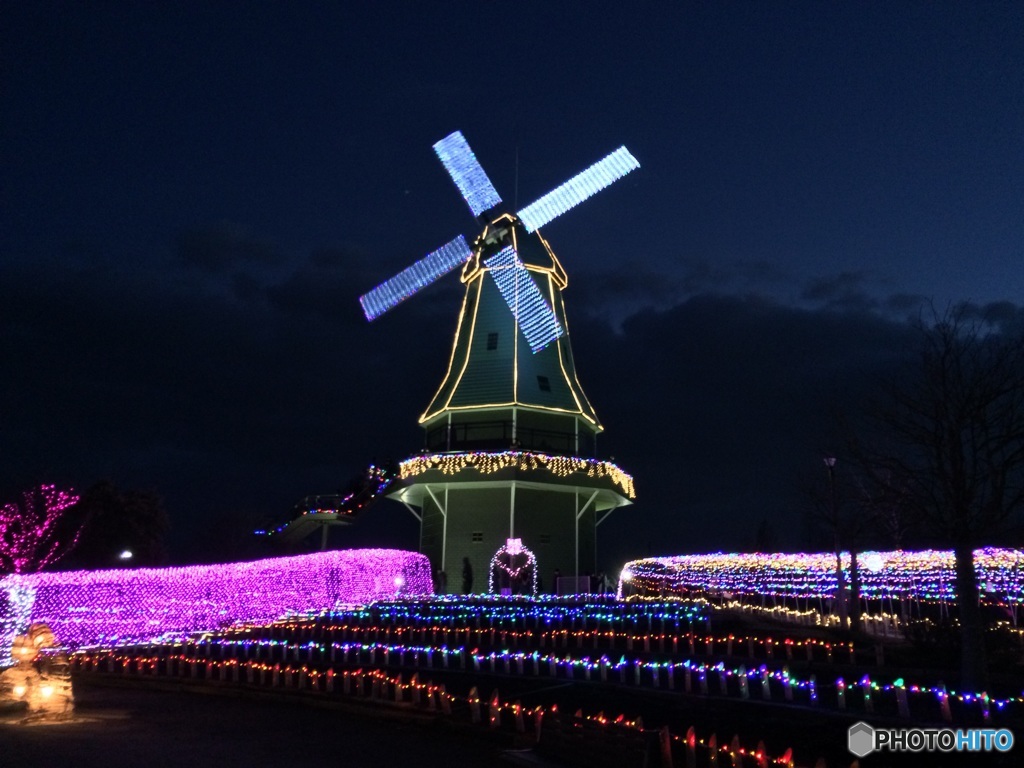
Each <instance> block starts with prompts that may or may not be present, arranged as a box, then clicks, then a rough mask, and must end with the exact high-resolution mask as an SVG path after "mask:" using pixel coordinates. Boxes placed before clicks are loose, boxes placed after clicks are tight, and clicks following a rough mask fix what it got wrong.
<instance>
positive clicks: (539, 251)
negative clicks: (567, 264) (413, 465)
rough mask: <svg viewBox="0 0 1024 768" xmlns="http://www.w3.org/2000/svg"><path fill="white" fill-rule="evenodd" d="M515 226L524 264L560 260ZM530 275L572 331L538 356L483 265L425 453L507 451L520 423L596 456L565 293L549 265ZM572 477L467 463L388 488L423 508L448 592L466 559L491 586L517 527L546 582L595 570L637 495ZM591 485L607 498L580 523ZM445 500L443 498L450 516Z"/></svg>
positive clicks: (530, 433) (425, 530)
mask: <svg viewBox="0 0 1024 768" xmlns="http://www.w3.org/2000/svg"><path fill="white" fill-rule="evenodd" d="M517 233H518V241H517V249H518V253H519V254H520V257H521V258H522V260H523V262H524V263H526V264H527V265H530V264H533V265H544V264H547V265H552V264H556V265H557V262H556V260H555V259H554V255H553V254H552V253H551V252H550V249H548V247H547V245H546V243H544V241H543V240H542V239H541V238H540V237H539V235H537V234H533V235H525V233H523V232H521V231H519V230H517ZM557 269H558V270H560V269H561V267H560V266H558V267H557ZM531 275H532V276H533V278H534V281H535V282H536V283H537V285H538V287H539V288H540V290H541V293H542V294H543V295H544V296H545V298H547V300H548V302H549V305H550V306H551V307H552V309H553V310H554V312H555V314H556V316H557V317H558V320H559V322H560V323H561V324H562V327H563V329H565V331H566V333H565V334H564V335H563V336H562V337H561V338H560V339H558V340H557V341H555V342H552V343H551V344H549V345H548V346H547V347H546V348H545V349H543V350H541V351H540V352H538V353H536V354H534V353H533V352H532V351H531V350H530V347H529V344H528V343H527V342H526V339H525V337H524V336H523V334H522V331H521V330H520V329H519V327H518V324H517V322H516V320H515V317H514V316H513V315H512V313H511V312H510V311H509V308H508V305H507V304H506V303H505V301H504V299H503V298H502V296H501V293H500V291H499V290H498V288H497V286H496V284H495V283H494V281H493V280H492V279H491V278H490V276H489V275H488V274H487V272H486V270H481V271H480V272H478V273H477V274H476V276H475V277H474V278H473V279H471V280H470V281H469V282H468V283H467V285H466V294H465V299H464V304H463V308H462V312H461V314H460V318H459V323H458V327H457V329H456V335H455V341H454V344H453V350H452V355H451V362H450V365H449V368H448V371H447V372H446V374H445V378H444V380H443V382H442V384H441V386H440V387H439V389H438V391H437V393H436V395H435V396H434V398H433V399H432V400H431V402H430V404H429V405H428V407H427V409H426V411H425V412H424V414H423V416H422V417H421V419H420V423H421V425H422V426H423V428H424V430H425V433H426V449H427V450H428V451H429V452H431V453H435V452H437V453H444V452H447V451H507V450H510V449H512V448H513V422H515V427H514V429H515V437H516V443H515V446H514V447H515V448H516V449H521V450H526V451H530V450H535V451H538V452H543V453H545V454H563V455H579V456H594V455H595V452H596V438H597V435H598V433H599V432H600V431H601V430H602V427H601V425H600V422H599V421H598V419H597V415H596V413H595V412H594V409H593V407H592V406H591V404H590V402H589V400H588V399H587V397H586V395H585V394H584V392H583V389H582V387H581V386H580V383H579V380H578V378H577V376H576V370H575V365H574V361H573V356H572V349H571V346H570V343H569V334H568V330H569V325H568V322H567V319H566V315H565V306H564V303H563V301H562V292H561V290H560V288H559V287H558V285H557V284H556V282H555V278H554V277H553V274H552V270H551V269H547V270H544V269H539V270H537V271H531ZM541 377H543V378H541ZM417 484H422V485H424V486H426V485H429V486H430V488H431V490H432V492H433V494H434V495H433V496H431V495H430V493H426V492H420V491H421V490H422V489H418V488H417ZM513 485H514V486H515V495H514V499H515V513H514V522H512V523H511V526H510V516H511V515H510V507H511V504H512V498H513V496H512V490H511V489H512V487H513ZM570 485H572V488H573V489H574V490H570V489H569V488H567V487H566V481H565V480H556V479H554V478H550V477H545V476H544V474H543V473H541V474H539V475H538V474H537V473H530V474H529V476H528V477H527V478H526V479H525V480H524V479H523V478H522V477H520V476H518V475H515V476H513V475H509V476H508V477H506V478H503V479H494V478H490V479H488V480H487V481H486V482H484V481H483V480H482V478H481V477H480V475H479V474H478V473H476V471H475V470H473V469H469V470H463V471H461V472H459V473H457V474H456V475H454V476H445V477H431V478H430V479H429V481H428V479H426V478H423V479H413V480H411V481H406V482H404V483H398V484H397V485H396V486H395V488H394V489H393V491H392V492H391V493H390V494H389V495H393V496H394V497H396V498H402V499H403V500H405V501H406V503H411V504H412V505H413V506H416V507H419V509H420V514H421V517H422V524H421V539H420V549H421V551H422V552H423V553H424V554H426V555H427V556H428V557H429V558H430V561H431V564H432V566H433V568H434V570H435V572H436V571H439V570H441V569H442V568H443V570H444V571H445V575H446V583H447V589H448V591H450V592H459V591H461V589H462V564H463V558H468V559H469V562H470V564H471V567H472V570H473V574H474V579H473V585H472V590H473V591H474V592H485V591H487V585H488V569H489V565H490V561H491V558H492V556H493V555H494V553H495V552H496V551H497V550H498V549H499V548H500V547H501V546H502V545H504V544H505V542H506V540H507V539H508V538H509V536H510V528H511V531H512V532H513V533H514V535H515V536H516V537H518V538H521V539H522V541H523V544H524V545H525V546H526V547H528V548H529V549H530V550H532V551H533V553H534V554H535V556H536V557H537V561H538V569H539V575H540V577H541V579H542V583H543V585H544V587H545V588H546V589H549V590H550V589H553V587H554V585H553V584H552V579H553V576H554V573H555V571H556V569H557V570H558V571H560V573H561V575H563V576H572V575H575V574H577V573H578V574H579V575H585V574H588V573H593V571H594V569H595V566H596V541H597V530H596V529H597V520H598V517H599V516H600V515H603V514H604V512H605V511H606V510H608V509H610V508H613V507H615V506H619V505H622V504H628V503H630V502H629V500H628V499H627V498H625V497H624V496H621V495H616V492H614V491H613V490H609V487H608V482H607V480H597V479H593V478H588V477H586V476H585V475H581V476H579V477H574V478H573V479H572V481H571V483H570ZM595 489H601V494H602V495H601V497H600V498H601V501H600V503H599V504H597V505H595V506H591V507H590V508H589V509H587V510H586V511H585V512H584V513H583V514H582V515H581V516H580V518H579V528H578V533H577V524H576V523H577V521H576V518H577V512H578V510H580V509H581V508H583V507H584V506H585V504H586V500H587V499H588V498H589V497H590V495H591V494H592V493H593V491H594V490H595ZM442 490H443V492H444V496H443V497H442V496H441V493H442ZM435 498H436V501H435ZM438 502H440V504H446V505H447V523H446V522H445V518H444V515H443V514H442V512H441V508H440V506H439V504H438ZM577 537H578V542H579V546H578V555H577Z"/></svg>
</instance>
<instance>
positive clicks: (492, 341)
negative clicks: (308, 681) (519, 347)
mask: <svg viewBox="0 0 1024 768" xmlns="http://www.w3.org/2000/svg"><path fill="white" fill-rule="evenodd" d="M497 348H498V334H497V333H488V334H487V351H488V352H491V351H493V350H495V349H497Z"/></svg>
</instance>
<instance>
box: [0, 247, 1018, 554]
mask: <svg viewBox="0 0 1024 768" xmlns="http://www.w3.org/2000/svg"><path fill="white" fill-rule="evenodd" d="M373 272H375V268H374V266H373V265H372V264H368V263H367V259H366V258H365V257H363V256H362V255H361V252H360V251H359V249H357V248H354V249H338V250H333V251H321V252H318V253H316V254H314V255H312V256H311V257H310V258H309V259H307V260H305V261H304V262H303V263H302V264H300V266H299V267H298V268H297V269H296V270H295V271H294V272H293V273H292V274H291V275H289V276H288V277H286V278H284V279H283V280H282V281H281V282H279V283H276V284H273V285H271V286H270V287H269V288H267V289H266V291H265V293H266V296H267V297H268V300H266V301H263V300H260V301H250V302H238V301H236V300H234V299H233V298H232V297H231V296H230V295H229V294H227V293H224V292H221V293H216V292H214V293H211V294H208V293H202V292H198V293H197V292H194V291H191V290H189V289H187V286H186V285H185V284H183V283H180V282H179V281H176V280H174V279H170V280H157V279H156V278H153V277H148V276H147V275H145V274H133V275H130V276H125V275H120V276H118V277H117V279H111V278H110V276H109V275H106V276H104V275H101V274H98V273H97V274H86V275H77V274H76V275H67V276H53V275H48V274H46V273H45V271H44V270H42V269H37V270H32V269H28V268H25V267H21V268H18V269H17V270H15V269H14V268H6V267H5V268H4V269H3V272H2V273H0V320H2V322H3V327H4V329H5V333H4V335H3V336H2V338H0V355H2V356H3V358H4V359H5V360H9V361H13V366H12V369H11V370H12V372H13V375H10V376H7V377H4V379H3V380H2V381H0V407H2V410H3V416H4V418H3V423H4V431H3V438H4V439H3V446H4V455H3V456H2V457H0V459H2V461H0V463H2V470H0V489H3V490H4V491H5V492H11V491H14V490H17V489H18V488H19V487H20V486H22V485H24V484H26V483H27V482H29V481H34V480H37V479H38V480H50V481H58V482H72V483H75V484H77V485H79V486H80V487H81V486H84V485H86V484H88V483H91V482H93V481H95V480H98V479H100V478H103V477H111V478H112V479H114V480H115V481H117V482H119V483H120V484H122V485H124V486H126V487H146V488H153V489H155V490H157V491H159V492H160V493H162V494H163V495H165V496H166V498H167V502H168V504H167V506H168V510H169V513H170V516H171V520H172V524H173V527H174V531H175V549H176V552H177V554H178V556H179V557H188V553H189V552H190V551H193V550H192V545H193V543H194V542H193V539H194V537H201V536H202V531H203V530H204V527H203V526H204V525H205V522H204V521H208V520H211V519H216V518H217V517H218V515H223V514H226V513H225V510H228V509H230V510H232V514H237V513H239V512H240V513H242V514H243V515H248V516H249V517H250V518H251V519H252V520H253V524H254V526H255V525H256V524H259V523H260V522H261V521H265V520H267V519H281V518H282V517H284V516H286V514H287V511H288V509H289V508H290V506H291V504H292V503H293V502H294V501H296V500H297V499H298V498H299V497H301V496H303V495H305V494H307V493H311V492H324V491H334V490H337V488H338V487H340V486H341V485H343V484H345V483H346V482H347V481H348V479H349V478H350V477H351V476H353V475H354V474H356V473H358V472H359V471H360V470H361V469H362V467H364V466H365V465H366V463H368V462H369V461H371V460H373V459H378V460H380V459H382V458H385V457H389V456H390V457H395V458H400V457H402V456H405V455H408V454H411V453H414V452H416V451H417V450H418V448H419V447H420V445H421V439H422V438H421V434H420V431H419V428H418V427H417V425H416V419H417V417H418V415H419V413H420V412H421V410H422V408H423V407H424V406H425V404H426V403H427V401H428V400H429V398H430V395H431V394H432V392H433V389H434V387H436V386H437V384H438V383H439V382H440V379H441V376H442V374H443V371H444V367H445V364H446V362H447V358H448V354H449V345H450V343H451V336H452V331H453V329H454V326H455V318H456V315H457V312H458V306H459V301H460V300H461V286H460V285H459V283H458V281H457V280H456V279H454V278H452V279H449V280H445V281H440V284H439V285H437V286H432V287H431V288H430V289H428V290H429V291H432V292H433V294H431V295H428V294H424V295H420V296H417V297H415V299H413V300H411V301H409V302H407V303H406V304H403V305H402V306H400V307H399V308H397V309H396V310H395V311H393V312H391V313H389V314H388V315H386V316H385V317H383V318H381V319H379V320H377V321H376V322H374V323H366V322H365V320H364V319H363V318H362V317H361V313H360V312H359V307H358V304H357V302H356V297H357V295H358V294H359V293H360V292H361V291H362V290H365V288H366V286H367V285H368V284H369V282H370V278H371V274H372V273H373ZM627 277H628V273H623V278H624V280H626V278H627ZM376 278H377V279H379V278H380V275H376ZM646 279H650V281H651V284H652V285H653V286H654V291H655V293H657V294H658V295H659V296H660V298H661V300H663V301H665V302H666V303H668V304H671V306H669V307H668V308H666V309H662V310H654V309H650V308H644V309H639V310H637V311H634V312H633V313H631V314H626V315H624V316H623V317H622V320H621V323H620V324H619V326H618V327H617V328H615V329H613V327H612V321H611V320H610V319H609V318H608V317H603V316H600V315H599V314H597V313H593V314H592V313H588V312H585V311H578V310H579V309H582V308H583V307H584V303H583V302H582V301H581V296H582V295H583V294H586V293H588V292H591V293H590V295H594V293H593V291H599V290H601V287H600V284H597V285H591V286H589V287H587V288H586V289H584V290H581V291H579V292H577V293H573V292H571V291H570V292H569V293H567V294H566V296H567V302H568V310H569V320H570V323H571V327H572V331H573V348H574V353H575V358H576V363H577V366H578V373H579V376H580V380H581V382H582V384H583V386H584V388H585V390H586V391H587V393H588V395H589V396H590V398H591V400H592V401H593V403H594V405H595V407H596V408H597V411H598V413H599V414H600V416H601V418H602V420H603V422H604V424H605V426H606V428H607V431H606V432H605V433H604V434H603V435H602V437H601V438H600V440H599V448H600V450H601V453H602V454H603V455H606V456H607V455H614V456H615V457H616V459H617V460H618V461H619V462H620V463H621V464H622V465H623V466H624V467H625V468H626V469H628V470H629V471H631V472H632V473H633V474H634V475H635V477H636V482H637V488H638V494H639V497H638V500H637V503H636V505H635V506H633V507H630V508H628V509H625V510H620V511H619V512H616V513H615V514H614V515H612V517H611V518H609V520H608V521H607V522H606V523H604V524H603V526H602V532H601V541H602V544H601V547H602V552H604V553H605V555H606V556H607V557H608V558H609V559H610V560H611V561H621V560H622V559H625V558H626V557H632V556H636V555H643V554H647V552H648V551H652V552H656V553H672V552H682V551H692V550H706V549H718V548H736V547H738V546H743V545H744V544H746V543H749V542H750V541H752V537H753V531H754V530H756V526H757V524H758V522H759V521H760V520H761V519H762V518H767V519H768V520H769V521H771V522H772V524H773V525H774V527H775V530H776V531H779V532H781V534H782V535H781V537H780V538H781V539H782V541H781V543H782V544H783V545H784V546H799V544H800V543H801V541H800V525H799V521H800V513H801V506H802V505H803V504H804V503H805V501H804V497H803V489H804V487H805V486H806V485H807V483H808V478H809V477H810V478H813V477H814V476H815V473H816V472H818V471H819V469H820V466H819V465H820V460H821V456H822V455H823V453H824V452H826V451H829V450H830V449H833V448H834V446H835V445H836V444H837V439H838V438H837V435H836V432H835V427H834V414H835V412H836V411H854V410H856V409H858V408H859V407H861V406H862V405H863V403H865V402H866V401H867V399H868V398H869V397H870V395H871V393H872V392H873V391H875V389H874V388H875V387H876V386H877V382H878V380H879V379H880V378H881V377H882V376H883V375H884V374H885V373H887V372H888V371H891V370H892V369H893V367H894V366H895V365H896V364H897V363H898V361H900V360H901V359H902V356H903V355H904V354H905V353H906V352H907V350H908V349H910V348H911V345H912V341H913V332H912V331H911V329H910V327H909V325H908V324H907V323H906V322H904V321H902V320H895V319H891V318H890V317H889V316H887V315H885V314H883V313H879V312H865V311H861V309H860V308H858V310H857V311H848V310H845V309H836V308H819V309H807V308H795V307H791V306H785V305H782V304H780V303H778V302H776V301H774V300H770V299H767V298H764V297H757V296H747V297H745V298H743V297H735V296H733V297H729V296H722V295H710V294H699V295H694V296H690V297H688V298H682V299H677V300H676V301H674V302H673V300H672V295H671V292H669V291H667V290H665V289H664V286H661V285H658V281H656V280H654V279H653V278H652V277H650V276H648V277H647V278H646ZM633 280H634V282H633V283H632V284H631V285H632V288H630V284H627V285H624V286H622V289H623V290H625V291H628V290H630V289H631V290H633V291H634V293H633V295H634V296H635V298H636V300H637V302H638V306H643V305H644V303H645V302H646V301H647V300H648V299H647V297H644V296H643V295H642V286H643V282H644V280H643V279H641V277H639V276H634V278H633ZM584 282H586V281H584ZM848 284H851V285H856V284H857V281H856V280H854V279H852V278H851V279H849V280H848ZM261 290H262V289H261ZM607 290H610V288H607ZM837 290H838V289H837ZM659 292H660V293H659ZM840 293H841V291H840ZM820 295H823V296H824V295H826V294H825V293H824V291H823V292H822V293H821V294H820ZM895 303H897V304H899V305H900V306H903V307H904V308H906V307H909V306H910V305H911V304H912V302H911V301H909V300H907V301H906V302H900V301H897V302H895ZM983 310H985V311H989V312H990V313H992V314H993V315H994V316H997V317H998V318H999V319H1000V322H1003V323H1010V322H1013V321H1014V320H1015V319H1017V320H1019V318H1020V317H1021V316H1022V310H1021V308H1019V307H1016V306H1014V305H1012V304H1000V305H995V306H991V307H987V308H978V311H979V312H981V311H983ZM396 532H397V533H396ZM415 533H416V531H415V521H414V520H413V519H412V517H411V516H410V515H408V513H407V512H405V511H404V510H403V509H402V508H401V507H400V506H398V505H395V504H391V503H385V504H382V505H380V506H378V507H377V508H375V509H374V510H373V511H372V513H371V514H370V515H368V516H367V518H366V519H365V520H364V521H362V522H361V523H360V524H359V526H357V527H356V528H354V529H353V530H352V531H350V532H348V533H346V536H348V537H349V539H348V540H349V541H351V542H363V543H394V544H396V545H402V546H411V547H415V546H416V544H415ZM395 537H397V538H395Z"/></svg>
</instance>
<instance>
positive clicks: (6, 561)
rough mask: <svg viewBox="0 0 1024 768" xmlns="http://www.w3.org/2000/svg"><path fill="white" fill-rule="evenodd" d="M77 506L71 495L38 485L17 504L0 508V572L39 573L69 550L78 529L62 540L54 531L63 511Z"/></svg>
mask: <svg viewBox="0 0 1024 768" xmlns="http://www.w3.org/2000/svg"><path fill="white" fill-rule="evenodd" d="M77 503H78V496H77V495H75V494H74V493H73V492H70V491H62V490H59V489H58V488H57V487H56V486H55V485H41V486H39V487H38V488H33V489H32V490H29V491H25V493H23V494H22V500H21V503H20V504H4V505H3V506H2V507H0V570H2V571H13V572H14V573H27V572H29V571H40V570H42V569H43V568H46V567H47V566H48V565H52V564H53V563H55V562H57V561H58V560H60V558H61V557H63V556H64V555H66V554H67V553H68V552H69V551H71V549H72V548H73V547H74V546H75V544H76V543H77V542H78V537H79V535H80V534H81V529H79V530H78V531H76V533H75V534H74V535H73V536H71V537H70V539H68V540H65V541H61V540H60V539H59V538H58V535H57V528H58V524H59V523H60V521H61V520H62V519H63V518H64V513H65V511H66V510H67V509H68V508H69V507H72V506H74V505H75V504H77Z"/></svg>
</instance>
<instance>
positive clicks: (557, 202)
mask: <svg viewBox="0 0 1024 768" xmlns="http://www.w3.org/2000/svg"><path fill="white" fill-rule="evenodd" d="M639 167H640V163H639V162H637V159H636V158H635V157H633V156H632V155H631V154H629V150H627V149H626V148H625V147H619V148H618V149H617V150H615V151H614V152H612V153H611V154H610V155H608V156H607V157H606V158H604V159H603V160H598V161H597V162H596V163H594V164H593V165H592V166H590V167H589V168H587V169H586V170H585V171H583V172H582V173H578V174H576V175H575V176H573V177H572V178H571V179H569V180H568V181H567V182H565V183H564V184H562V185H561V186H560V187H556V188H555V189H553V190H551V191H550V192H548V193H547V194H546V195H544V197H542V198H541V199H540V200H537V201H536V202H534V203H530V205H528V206H526V207H525V208H523V210H521V211H520V212H519V219H520V220H521V221H522V222H523V224H524V225H525V226H526V231H527V232H534V231H535V230H537V229H539V228H540V227H543V226H544V225H545V224H547V223H548V222H549V221H551V220H552V219H554V218H556V217H558V216H561V215H562V214H563V213H565V212H566V211H568V210H569V209H570V208H574V207H575V206H577V205H579V204H580V203H582V202H583V201H584V200H586V199H587V198H588V197H590V196H591V195H594V194H596V193H598V192H600V191H601V190H602V189H604V188H605V187H607V186H609V185H610V184H612V183H614V182H616V181H618V180H619V179H621V178H622V177H623V176H625V175H626V174H627V173H629V172H630V171H634V170H636V169H637V168H639Z"/></svg>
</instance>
